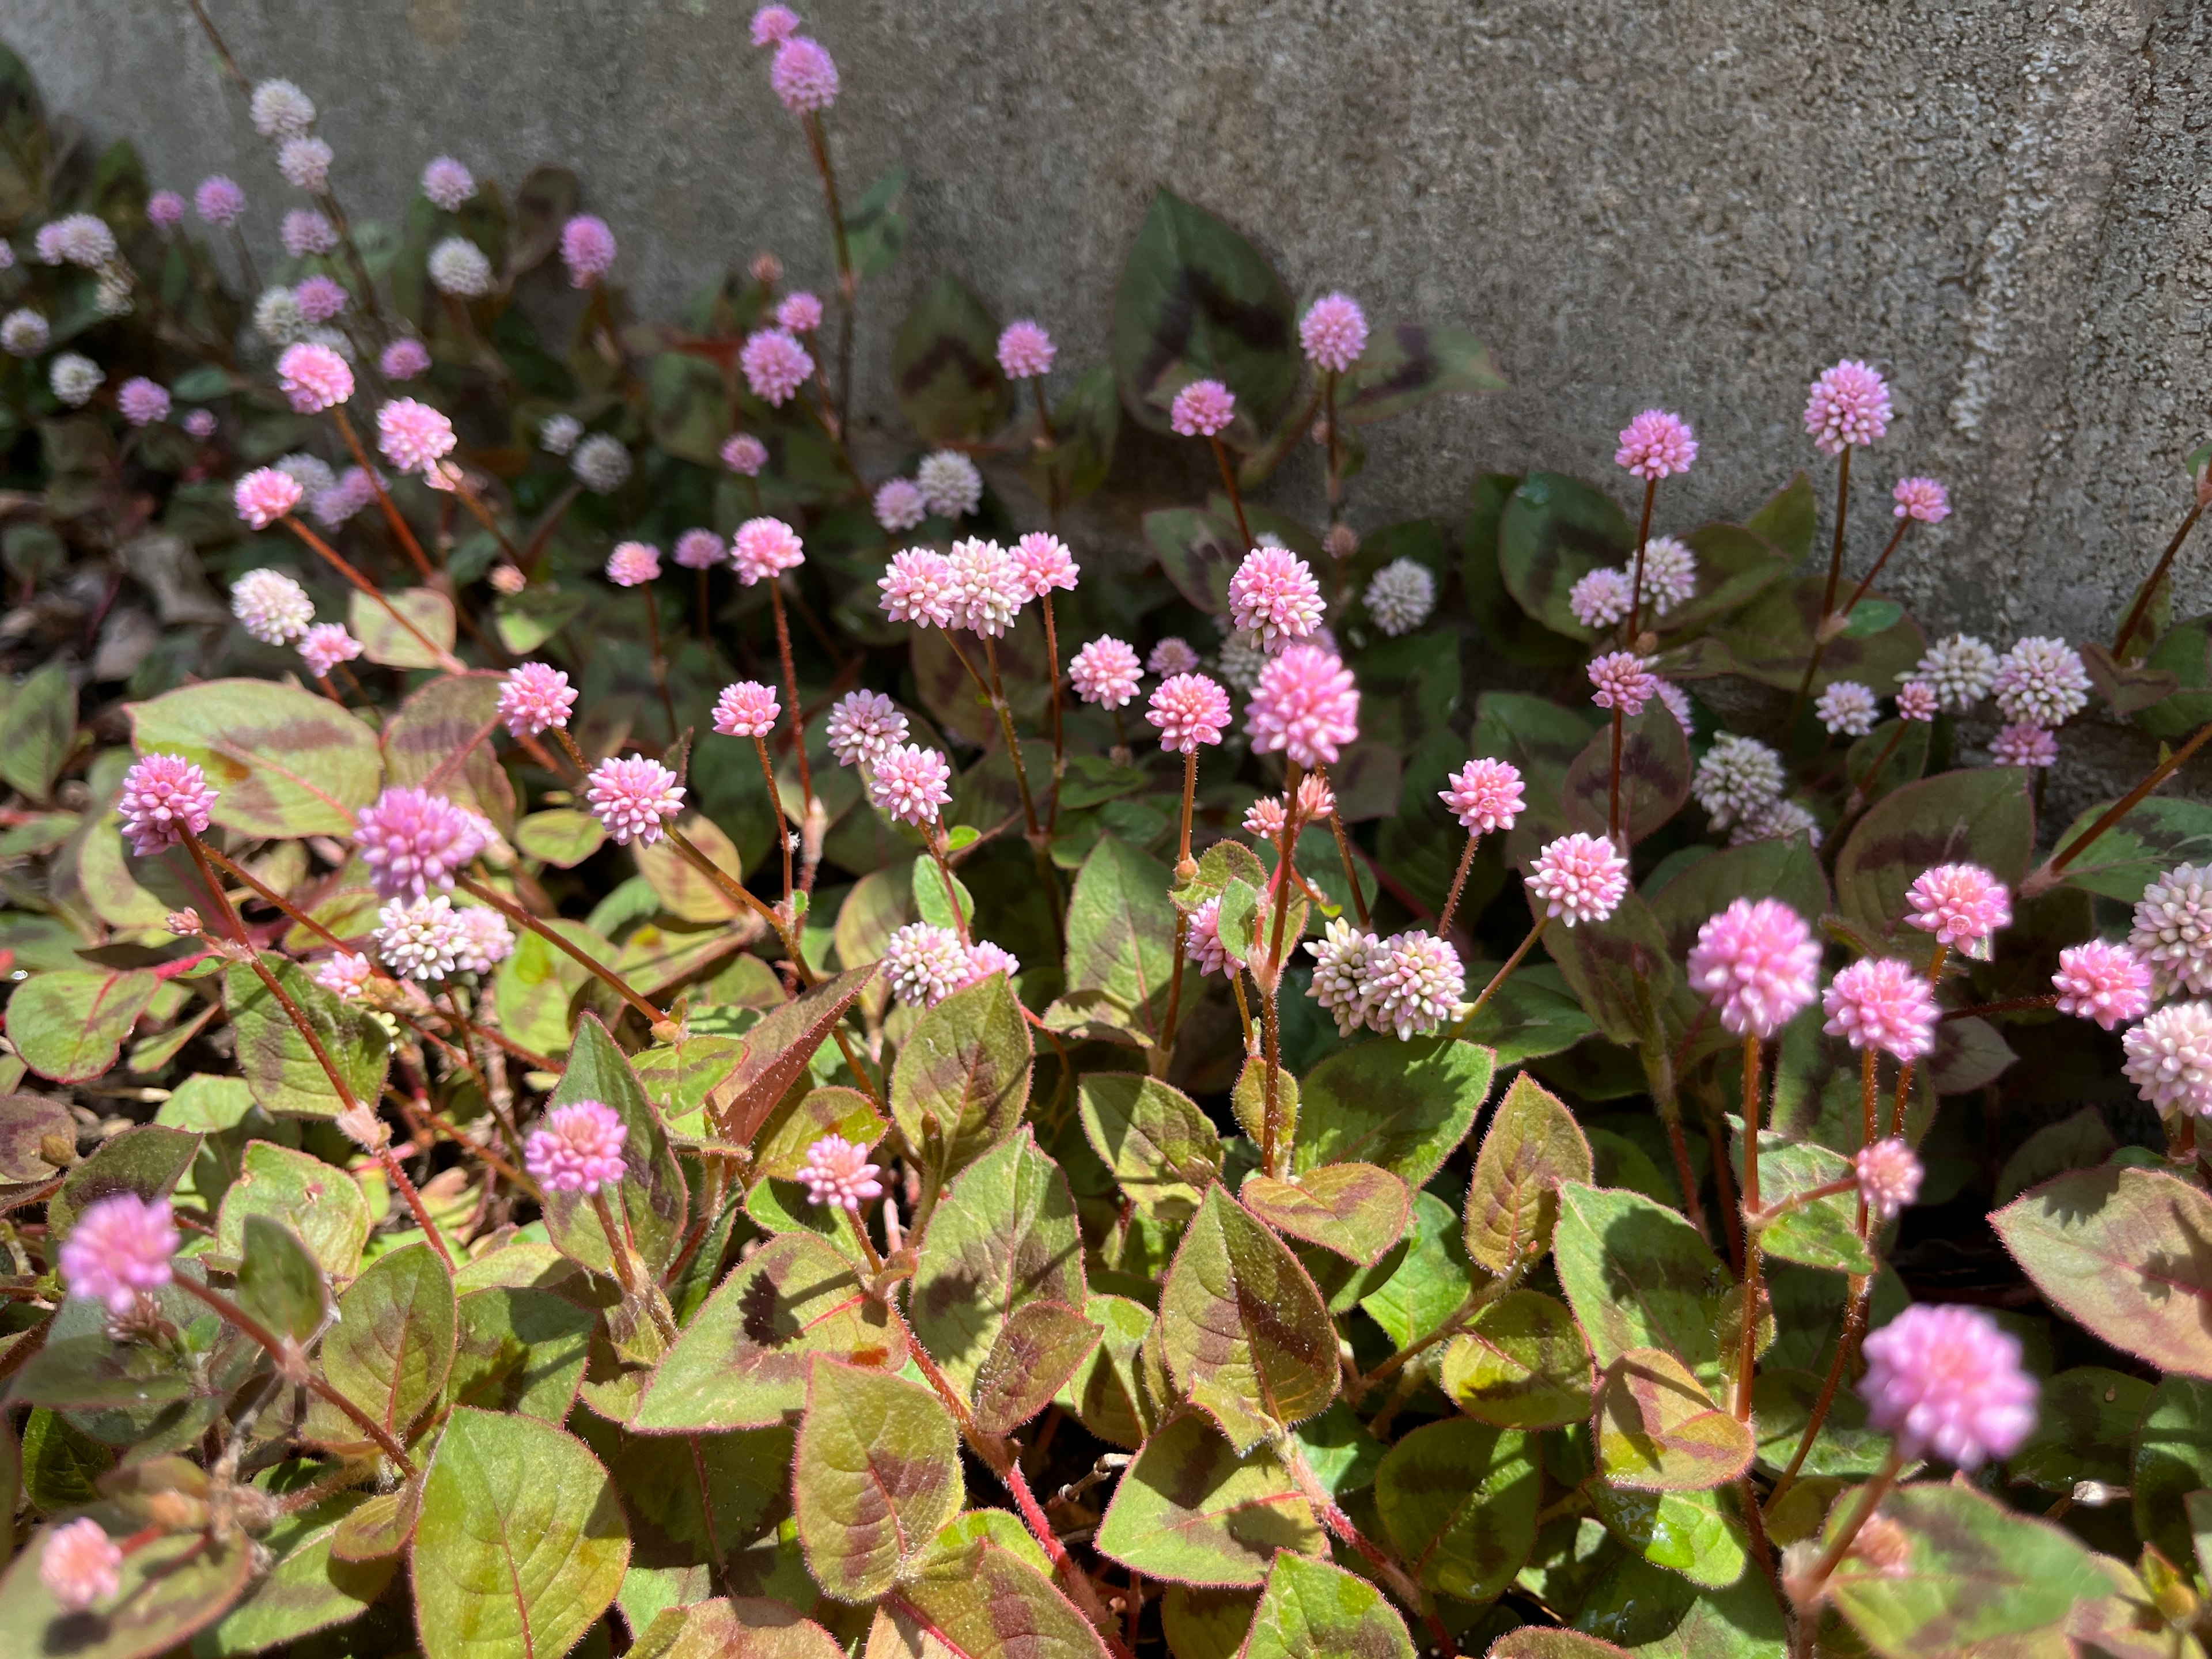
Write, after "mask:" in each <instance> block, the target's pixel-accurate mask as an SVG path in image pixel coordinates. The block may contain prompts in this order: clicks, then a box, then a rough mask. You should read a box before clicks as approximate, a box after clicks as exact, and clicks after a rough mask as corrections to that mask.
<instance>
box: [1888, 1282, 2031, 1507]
mask: <svg viewBox="0 0 2212 1659" xmlns="http://www.w3.org/2000/svg"><path fill="white" fill-rule="evenodd" d="M1863 1352H1864V1353H1865V1355H1866V1364H1867V1369H1866V1375H1865V1376H1863V1377H1862V1378H1861V1379H1860V1380H1859V1392H1860V1394H1861V1395H1863V1396H1865V1399H1866V1402H1867V1425H1868V1426H1869V1428H1872V1429H1875V1430H1876V1431H1879V1432H1881V1433H1883V1434H1887V1435H1891V1436H1893V1437H1895V1439H1896V1442H1897V1449H1898V1450H1899V1452H1900V1453H1902V1454H1903V1455H1904V1456H1905V1457H1906V1458H1907V1459H1912V1458H1919V1457H1925V1456H1927V1455H1929V1454H1930V1453H1933V1454H1934V1455H1936V1456H1938V1457H1941V1458H1942V1459H1944V1460H1945V1461H1946V1462H1951V1463H1955V1464H1957V1465H1958V1466H1959V1467H1960V1468H1962V1469H1974V1468H1980V1467H1981V1466H1982V1465H1983V1464H1984V1463H1985V1462H1989V1461H1990V1459H1991V1458H1993V1457H1994V1458H2004V1457H2009V1456H2011V1455H2013V1453H2014V1452H2015V1451H2017V1450H2019V1449H2020V1448H2021V1445H2022V1443H2025V1442H2026V1440H2027V1437H2028V1435H2029V1433H2030V1432H2031V1431H2033V1429H2034V1427H2035V1407H2036V1399H2037V1395H2038V1394H2039V1388H2038V1385H2037V1383H2036V1381H2035V1379H2034V1378H2033V1377H2032V1376H2029V1375H2028V1374H2027V1372H2026V1371H2024V1370H2021V1363H2020V1358H2021V1349H2020V1340H2019V1339H2018V1338H2016V1337H2015V1336H2013V1335H2011V1334H2008V1332H2007V1331H2006V1330H2005V1329H2004V1328H2003V1327H2002V1326H2000V1325H1999V1324H1998V1323H1997V1322H1996V1320H1994V1319H1992V1318H1991V1317H1990V1316H1989V1315H1988V1314H1985V1313H1984V1312H1982V1311H1981V1310H1979V1309H1978V1308H1960V1307H1936V1306H1934V1305H1932V1304H1928V1303H1924V1302H1923V1303H1916V1304H1914V1305H1913V1306H1911V1307H1909V1308H1907V1309H1906V1310H1905V1311H1904V1312H1903V1313H1901V1314H1899V1316H1897V1317H1896V1318H1895V1319H1893V1320H1892V1321H1890V1322H1889V1323H1888V1324H1887V1325H1885V1326H1883V1327H1882V1328H1881V1329H1880V1330H1878V1331H1876V1332H1875V1333H1874V1334H1872V1335H1871V1336H1869V1337H1868V1338H1867V1339H1866V1342H1865V1344H1864V1347H1863Z"/></svg>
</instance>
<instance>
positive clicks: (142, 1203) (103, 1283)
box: [58, 1193, 180, 1319]
mask: <svg viewBox="0 0 2212 1659" xmlns="http://www.w3.org/2000/svg"><path fill="white" fill-rule="evenodd" d="M179 1242H180V1241H179V1238H178V1236H177V1228H176V1224H175V1223H174V1222H173V1220H172V1219H171V1218H170V1215H169V1200H167V1199H166V1198H157V1199H154V1200H150V1201H149V1200H146V1199H143V1198H141V1197H139V1196H138V1194H136V1193H114V1194H110V1195H109V1196H107V1197H106V1198H103V1199H100V1200H98V1201H97V1202H95V1203H94V1204H91V1205H89V1206H87V1207H86V1209H85V1211H84V1212H83V1213H82V1215H80V1216H78V1217H77V1218H76V1226H74V1227H72V1228H70V1235H69V1237H68V1238H67V1239H65V1240H64V1241H63V1243H62V1248H61V1255H60V1256H59V1258H58V1261H59V1265H60V1267H61V1272H62V1283H63V1284H64V1285H68V1286H69V1288H70V1294H71V1295H73V1296H85V1297H91V1298H92V1299H93V1300H94V1301H95V1302H102V1303H105V1304H106V1305H107V1311H108V1312H110V1313H112V1314H113V1315H114V1316H116V1317H117V1318H118V1319H119V1318H121V1317H122V1316H125V1314H128V1313H130V1312H131V1310H133V1309H134V1308H136V1307H137V1305H138V1297H139V1295H140V1293H141V1292H142V1291H158V1290H160V1289H161V1286H162V1285H166V1284H167V1283H168V1282H169V1279H170V1276H171V1270H170V1267H169V1258H170V1257H171V1256H173V1255H175V1254H176V1253H177V1245H178V1244H179Z"/></svg>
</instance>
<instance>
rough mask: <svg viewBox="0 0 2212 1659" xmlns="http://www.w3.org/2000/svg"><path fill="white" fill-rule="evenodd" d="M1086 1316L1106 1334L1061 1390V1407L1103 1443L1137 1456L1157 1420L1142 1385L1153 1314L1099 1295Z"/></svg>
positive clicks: (1122, 1298) (1134, 1304) (1087, 1306)
mask: <svg viewBox="0 0 2212 1659" xmlns="http://www.w3.org/2000/svg"><path fill="white" fill-rule="evenodd" d="M1083 1312H1084V1316H1085V1318H1086V1319H1089V1320H1091V1322H1093V1323H1095V1324H1097V1325H1098V1326H1099V1327H1100V1328H1102V1330H1103V1336H1102V1337H1101V1339H1100V1340H1099V1343H1098V1346H1097V1347H1095V1348H1093V1349H1092V1350H1091V1354H1090V1357H1089V1358H1086V1359H1085V1360H1084V1361H1083V1362H1082V1363H1081V1364H1079V1365H1078V1366H1077V1367H1076V1368H1075V1370H1074V1373H1073V1375H1072V1376H1070V1377H1069V1378H1068V1380H1067V1382H1066V1383H1065V1384H1064V1385H1063V1386H1062V1387H1061V1389H1060V1405H1061V1406H1062V1407H1065V1408H1066V1409H1067V1410H1068V1411H1071V1412H1073V1413H1074V1414H1075V1415H1076V1417H1077V1418H1078V1419H1079V1420H1080V1421H1081V1423H1082V1424H1083V1426H1084V1427H1085V1428H1086V1429H1088V1430H1090V1431H1091V1433H1093V1434H1095V1435H1097V1437H1099V1438H1100V1439H1101V1440H1103V1441H1106V1442H1107V1443H1109V1444H1111V1445H1115V1446H1121V1447H1123V1448H1126V1449H1128V1450H1131V1451H1133V1450H1135V1449H1137V1448H1138V1447H1139V1445H1141V1444H1143V1443H1144V1439H1145V1437H1146V1435H1147V1434H1148V1433H1150V1432H1151V1431H1152V1428H1153V1427H1154V1425H1155V1422H1156V1419H1155V1417H1154V1416H1153V1414H1152V1410H1151V1408H1150V1407H1149V1405H1147V1404H1146V1403H1140V1402H1144V1401H1148V1400H1149V1396H1148V1395H1146V1393H1145V1391H1144V1389H1143V1388H1142V1386H1141V1385H1140V1384H1139V1382H1138V1380H1137V1370H1138V1356H1137V1351H1138V1350H1139V1348H1140V1347H1141V1346H1143V1345H1144V1341H1145V1338H1146V1335H1148V1334H1150V1333H1151V1331H1152V1310H1151V1309H1149V1308H1147V1307H1146V1306H1145V1304H1143V1303H1141V1302H1133V1301H1131V1300H1130V1299H1129V1298H1128V1297H1125V1296H1101V1295H1098V1294H1097V1293H1096V1292H1093V1293H1092V1295H1091V1298H1090V1300H1089V1301H1087V1302H1085V1304H1084V1305H1083Z"/></svg>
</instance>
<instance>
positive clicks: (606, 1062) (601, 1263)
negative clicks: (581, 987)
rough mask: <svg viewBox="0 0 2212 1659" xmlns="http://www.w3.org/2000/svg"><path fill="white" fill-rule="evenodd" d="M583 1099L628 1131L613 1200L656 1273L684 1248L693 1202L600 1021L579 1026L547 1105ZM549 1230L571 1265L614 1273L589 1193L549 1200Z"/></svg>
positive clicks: (641, 1090) (641, 1089)
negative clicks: (608, 1108)
mask: <svg viewBox="0 0 2212 1659" xmlns="http://www.w3.org/2000/svg"><path fill="white" fill-rule="evenodd" d="M579 1100H596V1101H598V1102H599V1103H601V1104H603V1105H606V1106H611V1107H612V1108H613V1109H614V1111H615V1114H616V1115H617V1116H618V1117H620V1118H621V1119H622V1121H623V1127H624V1128H625V1129H626V1130H627V1132H628V1133H625V1134H624V1135H623V1166H624V1167H623V1178H622V1180H621V1181H620V1182H617V1185H616V1187H615V1189H614V1191H613V1192H612V1193H611V1194H609V1196H610V1197H611V1198H612V1199H613V1200H616V1202H617V1203H618V1204H619V1205H620V1206H621V1208H620V1212H619V1213H620V1214H621V1216H622V1217H623V1219H624V1221H625V1222H626V1223H627V1225H628V1227H629V1237H630V1240H631V1243H633V1245H634V1246H635V1249H636V1250H637V1253H638V1254H639V1255H641V1256H643V1257H644V1258H645V1261H646V1263H647V1266H648V1267H652V1268H653V1271H654V1272H655V1273H658V1272H659V1270H660V1269H661V1268H663V1267H666V1266H667V1265H668V1263H669V1262H670V1261H671V1260H672V1259H673V1258H674V1256H675V1255H676V1250H677V1247H678V1245H679V1244H680V1243H682V1242H683V1237H684V1223H685V1221H686V1220H687V1219H688V1216H687V1214H686V1208H685V1206H686V1205H687V1203H688V1201H689V1200H688V1196H687V1194H686V1193H685V1190H684V1169H683V1166H682V1165H681V1164H678V1162H677V1161H676V1153H675V1152H674V1150H673V1149H672V1148H671V1146H669V1144H668V1132H667V1131H666V1130H665V1129H664V1128H663V1127H661V1123H660V1118H659V1114H658V1113H656V1112H655V1111H654V1110H653V1105H652V1103H651V1102H649V1101H648V1100H647V1099H646V1097H645V1086H644V1085H642V1084H641V1083H640V1082H639V1081H638V1080H637V1073H635V1071H633V1070H632V1069H631V1067H630V1063H629V1056H628V1055H626V1054H623V1051H622V1050H621V1049H620V1048H617V1047H616V1046H615V1040H614V1039H613V1038H612V1037H611V1036H608V1035H607V1028H606V1027H605V1026H604V1025H602V1024H599V1016H598V1015H596V1014H586V1015H585V1016H584V1017H583V1018H582V1019H580V1020H579V1021H578V1022H577V1024H576V1037H575V1041H574V1043H573V1044H571V1045H570V1047H569V1049H568V1068H567V1070H565V1071H563V1072H562V1074H561V1081H560V1083H559V1085H557V1086H556V1088H555V1089H554V1091H553V1097H552V1098H551V1099H550V1100H549V1101H547V1102H546V1106H547V1109H549V1110H550V1109H553V1108H555V1107H560V1106H566V1105H568V1104H569V1103H572V1102H574V1101H579ZM545 1231H546V1236H547V1237H550V1239H551V1240H552V1241H553V1243H554V1244H555V1245H556V1246H557V1247H558V1248H559V1249H560V1251H561V1253H562V1255H565V1256H567V1257H568V1259H569V1260H570V1261H574V1262H576V1263H578V1264H579V1265H580V1266H582V1267H587V1268H589V1269H591V1270H592V1272H593V1273H612V1272H613V1270H614V1257H613V1255H611V1253H610V1251H609V1249H608V1247H607V1236H606V1232H605V1230H604V1229H603V1228H602V1227H601V1226H600V1225H599V1212H598V1208H597V1206H595V1205H594V1204H593V1203H592V1200H591V1199H589V1198H587V1197H586V1196H585V1195H584V1194H581V1193H548V1194H545Z"/></svg>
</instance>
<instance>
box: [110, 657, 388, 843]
mask: <svg viewBox="0 0 2212 1659" xmlns="http://www.w3.org/2000/svg"><path fill="white" fill-rule="evenodd" d="M131 740H132V742H133V744H135V745H136V747H137V750H138V752H139V753H140V754H142V755H150V754H153V753H155V751H156V750H161V751H165V752H167V753H172V754H179V755H182V756H183V757H185V759H186V760H189V761H191V762H193V763H195V764H197V766H199V767H200V768H201V769H203V770H204V772H205V773H206V774H207V781H208V782H209V783H210V785H212V786H213V787H215V788H216V790H217V791H218V792H219V793H218V794H217V796H216V803H215V805H214V806H213V807H212V808H211V809H210V816H211V817H213V819H214V821H215V822H216V823H219V824H221V825H222V826H223V828H225V829H236V830H238V831H240V833H241V834H244V835H248V836H318V835H319V836H342V837H349V836H352V834H353V829H354V815H355V814H356V813H357V812H358V811H361V809H362V807H364V806H366V805H368V804H369V802H371V801H372V800H374V799H376V793H377V791H378V789H379V788H380V787H381V786H382V783H383V777H384V760H383V757H382V755H381V754H380V751H379V750H378V749H377V744H376V738H375V735H374V733H373V732H370V731H369V729H368V726H364V725H363V724H362V722H361V721H360V720H358V719H357V718H356V717H355V716H354V715H352V714H348V713H347V712H346V711H345V710H344V709H343V708H339V707H338V706H337V704H335V703H333V702H331V701H330V700H329V699H328V698H326V697H319V696H316V695H315V694H314V693H313V692H312V691H303V690H300V689H299V688H298V687H296V686H289V685H282V684H275V683H272V682H270V681H268V680H212V681H210V682H208V683H207V684H203V685H188V686H185V687H184V688H182V689H181V690H175V691H171V692H168V693H167V694H165V695H164V696H159V697H156V698H155V699H154V700H153V701H152V702H140V703H133V704H131Z"/></svg>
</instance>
